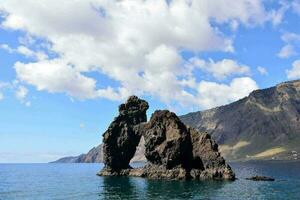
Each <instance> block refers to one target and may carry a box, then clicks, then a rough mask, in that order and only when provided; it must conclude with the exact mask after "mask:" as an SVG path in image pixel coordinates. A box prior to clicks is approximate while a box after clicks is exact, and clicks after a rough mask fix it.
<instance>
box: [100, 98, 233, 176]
mask: <svg viewBox="0 0 300 200" xmlns="http://www.w3.org/2000/svg"><path fill="white" fill-rule="evenodd" d="M147 109H148V103H147V102H146V101H144V100H141V99H138V98H137V97H135V96H132V97H130V98H129V99H128V100H127V102H126V103H125V104H122V105H121V106H120V108H119V116H118V117H116V118H115V120H114V121H113V122H112V123H111V125H110V126H109V128H108V130H107V131H106V132H105V133H104V135H103V137H104V139H103V153H104V163H105V167H104V169H102V170H101V171H100V172H99V174H98V175H102V176H119V175H129V176H141V177H147V178H152V179H162V178H165V179H226V180H234V178H235V175H234V173H233V171H232V170H231V168H230V167H229V166H228V165H227V164H226V163H225V160H224V159H223V157H221V155H220V153H219V152H218V145H217V144H216V143H215V142H214V141H213V140H212V139H211V138H210V136H209V135H208V134H201V133H199V132H197V131H196V130H194V129H192V128H189V127H186V126H185V125H184V124H183V123H182V122H181V121H180V119H179V118H178V117H177V116H176V115H175V114H174V113H172V112H170V111H167V110H158V111H155V112H154V113H153V115H152V117H151V119H150V121H149V122H148V123H145V122H146V110H147ZM141 136H143V137H144V140H145V156H146V158H147V164H146V165H145V167H143V168H138V169H132V168H131V167H130V166H129V162H130V160H131V159H132V157H133V156H134V153H135V151H136V146H137V145H138V144H139V141H140V138H141Z"/></svg>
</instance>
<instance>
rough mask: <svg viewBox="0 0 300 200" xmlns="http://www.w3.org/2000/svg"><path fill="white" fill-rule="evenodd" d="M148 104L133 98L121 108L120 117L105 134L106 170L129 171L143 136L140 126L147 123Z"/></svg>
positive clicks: (104, 155)
mask: <svg viewBox="0 0 300 200" xmlns="http://www.w3.org/2000/svg"><path fill="white" fill-rule="evenodd" d="M148 107H149V106H148V103H147V102H146V101H144V100H141V99H139V98H137V97H136V96H131V97H130V98H129V99H128V100H127V102H126V103H125V104H121V105H120V106H119V116H117V117H116V118H115V119H114V121H113V122H112V123H111V124H110V126H109V128H108V130H107V131H106V132H105V133H104V134H103V158H104V163H105V170H107V171H110V172H116V173H118V172H119V171H120V170H122V169H129V168H130V166H129V162H130V160H131V159H132V157H133V156H134V154H135V151H136V147H137V145H138V144H139V141H140V138H141V134H140V132H139V124H141V123H142V122H146V121H147V116H146V111H147V109H148Z"/></svg>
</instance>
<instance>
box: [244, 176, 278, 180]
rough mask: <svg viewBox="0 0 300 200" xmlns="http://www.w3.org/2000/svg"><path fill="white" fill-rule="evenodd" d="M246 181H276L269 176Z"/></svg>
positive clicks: (251, 178) (253, 177)
mask: <svg viewBox="0 0 300 200" xmlns="http://www.w3.org/2000/svg"><path fill="white" fill-rule="evenodd" d="M246 180H251V181H275V179H274V178H272V177H268V176H252V177H250V178H246Z"/></svg>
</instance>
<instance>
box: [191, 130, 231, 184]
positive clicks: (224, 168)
mask: <svg viewBox="0 0 300 200" xmlns="http://www.w3.org/2000/svg"><path fill="white" fill-rule="evenodd" d="M189 132H190V134H191V138H192V145H193V161H192V168H193V170H192V171H191V175H192V176H193V178H195V179H197V178H200V179H209V178H211V179H227V180H233V179H234V178H235V175H234V173H233V171H232V169H231V167H230V166H229V165H227V164H226V162H225V159H224V158H223V157H222V156H221V154H220V152H219V149H218V144H217V143H216V142H215V141H214V140H212V139H211V136H210V135H209V134H207V133H202V134H201V133H199V132H198V131H196V130H195V129H193V128H189ZM199 169H200V170H199Z"/></svg>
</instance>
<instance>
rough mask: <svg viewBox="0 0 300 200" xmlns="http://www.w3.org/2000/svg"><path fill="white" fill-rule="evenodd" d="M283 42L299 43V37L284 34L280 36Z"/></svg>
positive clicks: (297, 35)
mask: <svg viewBox="0 0 300 200" xmlns="http://www.w3.org/2000/svg"><path fill="white" fill-rule="evenodd" d="M281 39H282V40H283V41H284V42H287V43H288V42H300V35H299V34H296V33H290V32H286V33H284V34H283V35H282V36H281Z"/></svg>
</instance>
